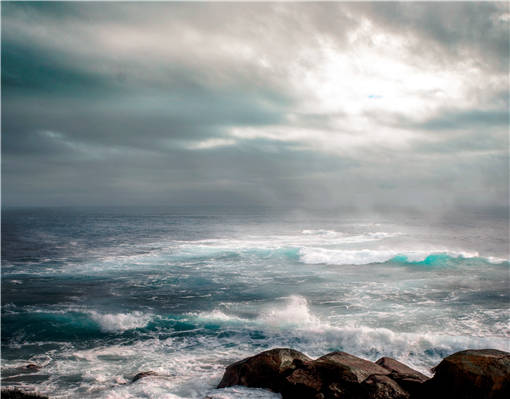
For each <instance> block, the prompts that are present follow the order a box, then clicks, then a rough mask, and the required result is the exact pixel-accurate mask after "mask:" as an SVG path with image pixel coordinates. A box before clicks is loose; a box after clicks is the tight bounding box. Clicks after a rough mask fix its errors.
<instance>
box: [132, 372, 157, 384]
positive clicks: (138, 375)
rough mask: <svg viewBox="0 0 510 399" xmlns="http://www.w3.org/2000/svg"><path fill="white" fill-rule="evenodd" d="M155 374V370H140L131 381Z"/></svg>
mask: <svg viewBox="0 0 510 399" xmlns="http://www.w3.org/2000/svg"><path fill="white" fill-rule="evenodd" d="M155 375H158V373H156V372H155V371H142V372H140V373H138V374H137V375H135V376H134V377H133V379H132V380H131V382H135V381H138V380H139V379H141V378H145V377H150V376H155Z"/></svg>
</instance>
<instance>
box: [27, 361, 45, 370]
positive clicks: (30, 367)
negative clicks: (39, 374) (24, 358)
mask: <svg viewBox="0 0 510 399" xmlns="http://www.w3.org/2000/svg"><path fill="white" fill-rule="evenodd" d="M25 368H26V369H27V370H39V369H40V368H41V366H39V365H37V364H35V363H29V364H27V365H26V366H25Z"/></svg>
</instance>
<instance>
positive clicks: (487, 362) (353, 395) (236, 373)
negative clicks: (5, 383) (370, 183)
mask: <svg viewBox="0 0 510 399" xmlns="http://www.w3.org/2000/svg"><path fill="white" fill-rule="evenodd" d="M432 372H433V373H434V376H433V377H432V378H429V377H427V376H426V375H424V374H422V373H420V372H419V371H416V370H413V369H412V368H410V367H409V366H407V365H405V364H403V363H401V362H399V361H397V360H395V359H392V358H389V357H382V358H380V359H379V360H377V361H376V362H371V361H368V360H365V359H361V358H359V357H356V356H353V355H350V354H348V353H346V352H331V353H328V354H326V355H324V356H322V357H319V358H318V359H311V358H310V357H308V356H306V355H305V354H303V353H301V352H298V351H296V350H293V349H289V348H276V349H271V350H268V351H265V352H261V353H259V354H256V355H255V356H251V357H249V358H246V359H243V360H240V361H238V362H236V363H233V364H231V365H230V366H228V367H227V368H226V370H225V373H224V375H223V378H222V379H221V381H220V383H219V385H218V387H217V388H218V389H221V388H226V387H231V386H235V385H241V386H246V387H250V388H264V389H268V390H270V391H273V392H277V393H280V394H281V395H282V398H283V399H506V398H510V353H508V352H503V351H500V350H496V349H481V350H473V349H468V350H465V351H461V352H457V353H454V354H453V355H450V356H448V357H446V358H445V359H443V360H442V361H441V363H439V364H438V365H437V366H436V367H434V368H433V369H432ZM157 375H158V374H156V373H155V372H153V371H144V372H141V373H138V374H137V375H136V376H134V377H133V379H132V382H133V383H135V382H136V381H137V380H139V379H141V378H146V377H150V376H153V377H154V376H157ZM1 396H2V398H5V399H30V398H40V399H48V398H47V397H46V396H39V395H37V394H33V393H24V392H22V391H19V390H17V389H14V390H12V389H5V390H2V395H1ZM204 399H215V395H214V394H213V395H212V396H207V397H206V398H204Z"/></svg>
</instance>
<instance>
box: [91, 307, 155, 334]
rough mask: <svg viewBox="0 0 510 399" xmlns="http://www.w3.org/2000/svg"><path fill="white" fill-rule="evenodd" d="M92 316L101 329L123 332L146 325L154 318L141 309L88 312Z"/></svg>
mask: <svg viewBox="0 0 510 399" xmlns="http://www.w3.org/2000/svg"><path fill="white" fill-rule="evenodd" d="M88 314H89V316H90V318H91V319H92V320H94V321H95V322H96V323H97V324H99V326H100V327H101V330H103V331H106V332H123V331H127V330H132V329H136V328H143V327H146V326H147V324H148V323H149V321H150V320H151V319H152V317H153V315H152V314H145V313H143V312H140V311H135V312H130V313H98V312H96V311H93V310H92V311H89V312H88Z"/></svg>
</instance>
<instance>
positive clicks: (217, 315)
mask: <svg viewBox="0 0 510 399" xmlns="http://www.w3.org/2000/svg"><path fill="white" fill-rule="evenodd" d="M190 315H191V316H194V314H190ZM196 316H197V318H198V319H201V320H218V321H243V322H245V321H247V320H245V319H242V318H240V317H237V316H233V315H227V314H225V313H224V312H222V311H221V310H219V309H214V310H212V311H210V312H200V313H198V314H197V315H196Z"/></svg>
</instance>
